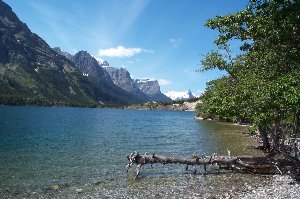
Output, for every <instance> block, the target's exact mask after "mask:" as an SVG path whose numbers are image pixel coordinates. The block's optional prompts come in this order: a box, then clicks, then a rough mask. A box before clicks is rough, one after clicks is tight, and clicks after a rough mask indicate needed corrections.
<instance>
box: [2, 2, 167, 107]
mask: <svg viewBox="0 0 300 199" xmlns="http://www.w3.org/2000/svg"><path fill="white" fill-rule="evenodd" d="M102 64H108V63H107V62H106V63H105V62H103V63H100V64H99V62H98V61H97V60H96V59H95V58H94V57H93V56H91V55H90V54H89V53H88V52H86V51H80V52H78V53H76V54H75V55H74V56H73V55H71V54H69V53H67V52H64V51H62V50H61V49H60V48H54V49H52V48H50V47H49V45H48V44H47V43H46V42H45V41H44V40H43V39H42V38H40V37H39V36H38V35H36V34H34V33H32V32H31V31H30V29H29V28H28V27H27V25H26V24H25V23H23V22H21V21H20V20H19V18H18V17H17V16H16V14H15V13H14V12H13V11H12V9H11V7H10V6H8V5H7V4H6V3H4V2H3V1H2V0H0V104H17V105H21V104H23V105H24V104H36V105H60V106H62V105H67V106H99V105H101V104H112V105H114V104H115V105H122V104H133V103H141V102H145V101H151V100H162V101H168V100H171V99H169V98H167V97H166V96H164V95H163V94H162V93H161V92H160V89H159V85H158V83H157V84H156V83H153V82H152V81H149V83H146V84H140V83H139V81H136V80H132V79H131V78H130V74H129V73H128V71H126V70H123V69H109V68H107V67H106V68H104V67H101V65H102ZM113 71H115V72H113ZM152 87H155V88H153V89H152ZM151 90H155V91H156V93H155V92H148V91H151Z"/></svg>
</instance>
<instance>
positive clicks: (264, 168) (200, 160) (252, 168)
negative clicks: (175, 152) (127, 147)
mask: <svg viewBox="0 0 300 199" xmlns="http://www.w3.org/2000/svg"><path fill="white" fill-rule="evenodd" d="M127 159H128V161H129V162H128V165H127V166H126V168H127V172H128V169H129V168H130V167H131V166H132V165H133V164H136V165H137V167H136V176H135V179H136V178H138V176H139V174H140V171H141V167H142V166H143V165H145V164H151V166H152V164H155V163H161V164H184V165H186V170H188V166H189V165H190V166H193V168H194V173H196V172H197V170H196V167H195V166H196V165H203V166H204V170H205V171H206V166H207V165H213V164H215V165H218V166H219V169H225V170H232V171H238V172H246V173H257V174H274V173H276V172H280V173H282V170H281V169H280V168H283V167H285V166H290V165H292V162H291V161H289V160H286V159H275V158H268V157H250V156H245V157H230V156H214V155H212V156H201V157H198V156H192V157H191V158H180V157H167V156H157V155H155V154H153V155H146V154H145V155H140V154H139V153H138V152H133V153H131V154H130V155H129V156H127Z"/></svg>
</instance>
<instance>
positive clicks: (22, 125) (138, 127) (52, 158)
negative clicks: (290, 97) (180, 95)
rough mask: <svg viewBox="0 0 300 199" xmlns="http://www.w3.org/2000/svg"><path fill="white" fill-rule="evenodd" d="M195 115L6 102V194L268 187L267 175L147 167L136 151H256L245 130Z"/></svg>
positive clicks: (1, 135) (189, 192) (2, 188)
mask: <svg viewBox="0 0 300 199" xmlns="http://www.w3.org/2000/svg"><path fill="white" fill-rule="evenodd" d="M194 117H195V113H194V112H178V111H157V110H156V111H139V110H121V109H92V108H63V107H62V108H57V107H9V106H2V107H0V127H1V128H0V179H1V182H0V198H39V197H41V196H43V197H48V198H103V197H104V198H105V197H107V198H110V197H111V198H126V197H128V198H159V197H174V196H176V197H179V198H182V197H203V196H210V195H220V194H222V193H224V191H231V192H237V191H243V190H245V189H247V188H248V187H249V186H252V187H253V186H261V185H263V184H264V183H265V182H266V181H267V179H268V178H270V177H268V176H256V175H247V174H233V173H230V172H221V173H219V174H218V173H217V172H216V169H215V168H213V167H212V168H209V171H208V173H209V174H204V171H203V169H202V168H201V167H200V166H199V167H198V173H197V174H193V170H192V169H190V171H185V165H158V164H157V165H153V168H151V167H150V166H149V165H144V166H143V167H142V170H141V175H140V177H139V179H138V180H134V172H135V167H133V168H132V169H131V170H130V171H129V173H126V168H125V166H126V164H127V158H126V155H129V154H130V153H131V152H133V151H135V150H136V151H138V152H140V153H145V152H148V153H149V154H151V153H154V152H155V153H156V154H157V155H166V156H173V155H174V156H181V157H183V156H187V157H190V156H191V155H193V154H197V155H201V154H206V155H210V154H213V153H218V154H219V155H227V149H228V150H230V151H231V155H257V154H260V152H259V151H257V150H255V149H254V147H253V145H255V141H254V140H252V139H251V138H250V137H246V136H245V135H244V134H243V133H244V132H245V131H246V130H247V128H245V127H241V126H236V125H230V124H226V123H220V122H213V121H199V120H195V119H194Z"/></svg>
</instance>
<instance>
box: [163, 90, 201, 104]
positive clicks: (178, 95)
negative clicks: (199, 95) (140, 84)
mask: <svg viewBox="0 0 300 199" xmlns="http://www.w3.org/2000/svg"><path fill="white" fill-rule="evenodd" d="M164 94H165V95H166V96H167V97H169V98H171V99H172V100H173V101H177V100H186V99H192V98H195V97H196V96H195V95H194V94H193V93H192V92H191V90H188V91H183V92H177V91H169V92H166V93H164Z"/></svg>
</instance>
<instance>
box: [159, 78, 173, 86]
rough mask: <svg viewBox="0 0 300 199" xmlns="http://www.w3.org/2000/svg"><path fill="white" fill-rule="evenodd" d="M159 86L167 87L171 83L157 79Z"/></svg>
mask: <svg viewBox="0 0 300 199" xmlns="http://www.w3.org/2000/svg"><path fill="white" fill-rule="evenodd" d="M157 81H158V83H159V85H160V86H168V85H170V84H172V81H169V80H166V79H159V80H157Z"/></svg>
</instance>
